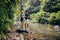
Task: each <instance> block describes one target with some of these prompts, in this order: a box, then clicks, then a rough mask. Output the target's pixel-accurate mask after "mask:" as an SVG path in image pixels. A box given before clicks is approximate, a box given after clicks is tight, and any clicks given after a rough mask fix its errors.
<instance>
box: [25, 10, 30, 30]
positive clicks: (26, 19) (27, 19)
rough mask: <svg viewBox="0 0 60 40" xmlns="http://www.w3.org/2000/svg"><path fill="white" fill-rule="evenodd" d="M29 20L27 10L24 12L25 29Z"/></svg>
mask: <svg viewBox="0 0 60 40" xmlns="http://www.w3.org/2000/svg"><path fill="white" fill-rule="evenodd" d="M29 19H30V14H29V12H28V11H27V10H25V29H26V30H27V29H28V26H29Z"/></svg>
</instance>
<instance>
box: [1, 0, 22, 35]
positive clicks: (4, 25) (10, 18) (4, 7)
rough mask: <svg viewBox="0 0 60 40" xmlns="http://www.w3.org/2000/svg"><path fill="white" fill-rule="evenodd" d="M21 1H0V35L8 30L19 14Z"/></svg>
mask: <svg viewBox="0 0 60 40" xmlns="http://www.w3.org/2000/svg"><path fill="white" fill-rule="evenodd" d="M20 3H21V0H0V35H3V34H4V31H6V30H7V31H8V30H10V27H11V25H12V24H13V23H14V20H15V18H16V17H17V16H18V14H20V10H19V7H20Z"/></svg>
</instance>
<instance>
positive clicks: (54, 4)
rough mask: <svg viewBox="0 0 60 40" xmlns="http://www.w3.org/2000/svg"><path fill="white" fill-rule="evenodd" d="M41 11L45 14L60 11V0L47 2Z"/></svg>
mask: <svg viewBox="0 0 60 40" xmlns="http://www.w3.org/2000/svg"><path fill="white" fill-rule="evenodd" d="M43 10H44V11H46V12H58V11H59V10H60V0H49V1H48V2H46V4H45V7H44V9H43Z"/></svg>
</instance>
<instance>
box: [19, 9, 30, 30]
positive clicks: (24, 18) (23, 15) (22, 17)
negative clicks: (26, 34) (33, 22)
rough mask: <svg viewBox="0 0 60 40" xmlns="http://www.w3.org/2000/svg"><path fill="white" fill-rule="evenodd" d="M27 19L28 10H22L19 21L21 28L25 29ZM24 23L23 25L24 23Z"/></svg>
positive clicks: (27, 22)
mask: <svg viewBox="0 0 60 40" xmlns="http://www.w3.org/2000/svg"><path fill="white" fill-rule="evenodd" d="M29 19H30V14H29V12H28V11H27V10H26V11H22V12H21V15H20V21H21V29H24V28H25V30H27V29H28V26H29ZM24 24H25V25H24Z"/></svg>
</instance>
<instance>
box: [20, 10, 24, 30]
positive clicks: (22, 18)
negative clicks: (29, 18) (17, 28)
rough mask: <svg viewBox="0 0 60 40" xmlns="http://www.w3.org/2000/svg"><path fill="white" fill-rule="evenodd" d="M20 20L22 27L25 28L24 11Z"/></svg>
mask: <svg viewBox="0 0 60 40" xmlns="http://www.w3.org/2000/svg"><path fill="white" fill-rule="evenodd" d="M20 21H21V29H23V28H24V27H23V25H24V13H23V11H22V12H21V14H20Z"/></svg>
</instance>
